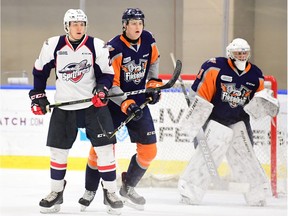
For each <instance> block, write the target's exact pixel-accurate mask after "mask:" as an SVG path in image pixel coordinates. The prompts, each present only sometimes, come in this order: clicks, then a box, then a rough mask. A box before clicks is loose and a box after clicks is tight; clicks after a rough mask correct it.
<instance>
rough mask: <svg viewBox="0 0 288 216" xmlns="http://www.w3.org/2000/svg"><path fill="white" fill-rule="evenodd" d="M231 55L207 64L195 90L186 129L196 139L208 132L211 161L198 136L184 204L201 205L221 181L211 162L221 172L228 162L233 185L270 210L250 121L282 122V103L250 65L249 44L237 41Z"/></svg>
mask: <svg viewBox="0 0 288 216" xmlns="http://www.w3.org/2000/svg"><path fill="white" fill-rule="evenodd" d="M226 51H227V58H225V57H217V58H212V59H210V60H208V61H206V62H205V63H204V64H203V65H202V66H201V68H200V71H199V73H198V74H197V78H196V80H195V82H194V83H193V84H192V87H191V88H192V92H191V95H190V96H191V106H190V107H189V108H188V109H187V113H186V114H185V115H184V118H183V122H182V129H183V131H184V132H186V133H187V134H189V136H190V138H191V139H193V138H194V137H195V136H196V135H197V134H198V133H199V131H200V130H202V126H203V128H204V131H205V135H206V136H204V139H206V140H207V146H208V148H209V149H210V151H211V155H209V154H207V151H203V148H202V146H201V143H199V141H198V136H197V140H196V144H197V143H198V146H197V149H196V151H195V155H193V156H192V158H191V160H190V161H189V164H188V166H187V167H186V169H185V170H184V172H183V174H182V175H181V176H180V179H179V183H178V188H179V192H180V195H181V199H182V202H184V203H186V204H199V203H201V201H202V199H203V196H204V194H205V192H206V190H207V189H208V186H209V184H210V182H211V180H212V178H214V180H215V178H216V177H217V175H214V176H213V175H211V172H209V168H208V167H211V166H209V165H207V164H206V163H207V161H206V160H205V157H206V158H207V157H208V156H209V158H210V157H212V158H211V160H210V161H212V164H213V163H215V166H216V169H215V170H216V172H217V167H218V166H219V165H220V163H221V161H222V160H223V158H224V156H226V158H227V162H228V164H229V166H230V168H231V171H232V176H233V181H235V182H237V183H245V184H248V185H249V190H248V191H245V193H244V196H245V200H246V202H247V204H248V205H251V206H264V205H265V203H266V199H265V191H266V188H267V183H268V181H267V178H266V175H265V174H264V171H263V168H262V167H261V165H260V163H259V162H258V160H257V157H256V155H255V153H254V151H253V148H252V145H253V135H252V130H251V125H250V118H251V117H250V116H252V117H253V118H254V117H256V118H260V117H263V116H266V115H269V116H272V117H273V116H276V115H277V113H278V110H279V102H278V101H277V100H276V99H275V98H274V97H272V95H271V90H269V91H268V90H267V89H264V76H263V74H262V71H261V70H260V69H259V68H258V67H257V66H256V65H254V64H252V63H251V62H250V61H249V59H250V45H249V44H248V42H247V41H246V40H244V39H241V38H236V39H234V40H233V41H232V42H231V43H230V44H229V45H228V46H227V48H226ZM262 107H265V109H262ZM197 141H198V142H197ZM203 152H204V153H203ZM205 152H206V153H205ZM204 156H205V157H204ZM210 171H211V169H210ZM214 183H215V181H214ZM216 183H219V182H217V181H216ZM222 183H224V182H222ZM222 186H223V185H222Z"/></svg>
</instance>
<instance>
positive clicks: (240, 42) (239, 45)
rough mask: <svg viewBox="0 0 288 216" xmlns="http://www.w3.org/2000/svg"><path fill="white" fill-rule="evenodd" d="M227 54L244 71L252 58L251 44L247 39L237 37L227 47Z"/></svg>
mask: <svg viewBox="0 0 288 216" xmlns="http://www.w3.org/2000/svg"><path fill="white" fill-rule="evenodd" d="M226 55H227V57H228V58H230V59H232V60H233V61H234V63H235V66H236V67H237V68H238V69H239V70H240V71H243V70H244V69H245V67H246V62H247V61H248V60H249V58H250V45H249V44H248V42H247V41H246V40H244V39H242V38H236V39H234V40H233V41H232V42H231V43H230V44H229V45H228V46H227V47H226Z"/></svg>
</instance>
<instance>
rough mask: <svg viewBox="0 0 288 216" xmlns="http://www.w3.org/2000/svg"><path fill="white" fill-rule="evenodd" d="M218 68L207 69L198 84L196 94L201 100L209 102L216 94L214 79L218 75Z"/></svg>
mask: <svg viewBox="0 0 288 216" xmlns="http://www.w3.org/2000/svg"><path fill="white" fill-rule="evenodd" d="M219 70H220V69H219V68H209V69H208V70H207V71H205V72H204V77H203V80H202V81H201V82H200V83H199V86H198V89H197V93H198V95H199V96H201V97H202V98H204V99H206V100H207V101H209V102H211V100H212V98H213V96H214V95H215V92H216V78H217V76H218V74H219Z"/></svg>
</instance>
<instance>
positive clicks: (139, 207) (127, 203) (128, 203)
mask: <svg viewBox="0 0 288 216" xmlns="http://www.w3.org/2000/svg"><path fill="white" fill-rule="evenodd" d="M122 202H123V204H124V205H125V206H127V207H130V208H133V209H136V210H139V211H144V205H139V204H135V203H133V202H131V201H130V200H129V199H127V198H124V199H122Z"/></svg>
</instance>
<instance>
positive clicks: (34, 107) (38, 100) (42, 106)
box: [29, 89, 50, 115]
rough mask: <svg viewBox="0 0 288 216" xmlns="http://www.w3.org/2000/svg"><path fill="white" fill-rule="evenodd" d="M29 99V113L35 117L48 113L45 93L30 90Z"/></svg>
mask: <svg viewBox="0 0 288 216" xmlns="http://www.w3.org/2000/svg"><path fill="white" fill-rule="evenodd" d="M29 97H30V99H31V101H32V102H31V111H32V112H33V113H34V114H35V115H45V114H46V113H47V112H50V109H49V108H48V109H47V107H49V105H50V103H49V101H48V99H47V97H46V93H45V91H37V90H34V89H33V90H31V91H30V92H29Z"/></svg>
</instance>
